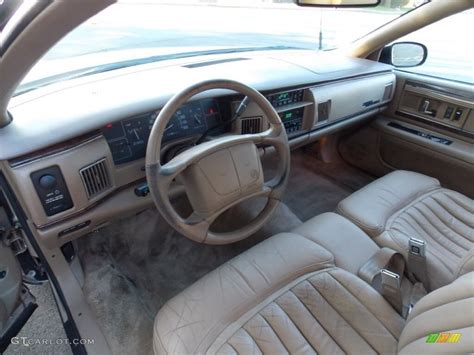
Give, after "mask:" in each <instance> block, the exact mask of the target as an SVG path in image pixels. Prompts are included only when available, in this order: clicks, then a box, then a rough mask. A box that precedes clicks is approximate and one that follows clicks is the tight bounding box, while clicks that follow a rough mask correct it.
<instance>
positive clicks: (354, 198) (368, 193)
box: [337, 170, 440, 237]
mask: <svg viewBox="0 0 474 355" xmlns="http://www.w3.org/2000/svg"><path fill="white" fill-rule="evenodd" d="M438 188H440V184H439V181H438V180H437V179H434V178H432V177H429V176H426V175H422V174H418V173H415V172H411V171H405V170H396V171H394V172H392V173H390V174H387V175H385V176H383V177H381V178H380V179H377V180H375V181H373V182H371V183H370V184H368V185H367V186H365V187H363V188H362V189H360V190H358V191H356V192H354V193H353V194H352V195H350V196H349V197H347V198H345V199H344V200H342V201H341V202H340V203H339V204H338V206H337V212H338V213H340V214H341V215H343V216H344V217H346V218H348V219H349V220H351V221H352V222H353V223H355V224H356V225H357V226H359V227H360V228H361V229H362V230H363V231H365V232H366V233H367V234H368V235H370V236H371V237H376V236H378V235H379V234H380V233H382V232H383V231H384V230H385V223H386V222H387V220H388V219H389V218H390V216H392V215H393V214H394V213H395V212H396V211H398V210H399V209H400V208H403V207H404V206H406V205H408V204H409V203H410V202H412V201H413V200H415V199H416V198H417V197H419V196H421V195H423V194H425V193H427V192H429V191H432V190H435V189H438Z"/></svg>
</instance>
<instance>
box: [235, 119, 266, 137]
mask: <svg viewBox="0 0 474 355" xmlns="http://www.w3.org/2000/svg"><path fill="white" fill-rule="evenodd" d="M240 122H241V126H240V131H241V133H242V134H254V133H259V132H261V131H262V117H251V118H244V119H242V120H241V121H240Z"/></svg>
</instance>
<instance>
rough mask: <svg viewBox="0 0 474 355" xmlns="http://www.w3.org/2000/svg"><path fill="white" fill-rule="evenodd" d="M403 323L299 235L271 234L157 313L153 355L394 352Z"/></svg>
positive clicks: (378, 298) (362, 284)
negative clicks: (191, 354)
mask: <svg viewBox="0 0 474 355" xmlns="http://www.w3.org/2000/svg"><path fill="white" fill-rule="evenodd" d="M403 326H404V320H403V319H402V318H401V317H400V316H399V315H398V314H397V313H396V312H395V311H394V310H393V309H392V308H391V306H390V305H389V304H388V303H387V302H386V301H385V300H384V299H383V298H382V297H381V296H380V295H379V294H378V293H377V292H376V291H375V290H373V289H372V288H371V287H369V286H368V285H367V284H366V283H365V282H363V281H362V280H360V279H359V278H357V277H356V276H354V275H352V274H350V273H348V272H346V271H344V270H342V269H339V268H335V267H334V266H333V257H332V256H331V254H330V253H329V252H327V251H326V250H325V249H323V248H322V247H320V246H318V245H317V244H316V243H314V242H312V241H310V240H308V239H306V238H304V237H302V236H299V235H296V234H290V233H286V234H280V235H277V236H274V237H272V238H270V239H268V240H266V241H264V242H263V243H261V244H259V245H257V246H256V247H254V248H252V249H250V250H249V251H247V252H245V253H243V254H241V255H240V256H238V257H236V258H235V259H233V260H231V261H229V262H228V263H226V264H224V265H222V266H221V267H219V268H218V269H216V270H214V271H213V272H212V273H210V274H208V275H206V276H205V277H204V278H202V279H201V280H199V281H198V282H197V283H195V284H194V285H192V286H191V287H189V288H188V289H186V290H185V291H184V292H183V293H181V294H180V295H178V296H176V297H175V298H173V299H172V300H170V301H169V302H168V303H167V304H166V305H165V306H164V307H163V308H162V309H161V310H160V311H159V313H158V315H157V317H156V322H155V330H154V349H155V353H157V354H166V353H169V354H190V353H206V352H209V353H232V354H236V353H246V354H247V353H257V354H259V353H287V352H290V353H298V352H308V353H315V352H323V353H343V352H354V353H364V354H370V353H375V352H385V353H387V352H391V353H393V352H395V351H396V349H397V340H398V338H399V336H400V334H401V331H402V328H403Z"/></svg>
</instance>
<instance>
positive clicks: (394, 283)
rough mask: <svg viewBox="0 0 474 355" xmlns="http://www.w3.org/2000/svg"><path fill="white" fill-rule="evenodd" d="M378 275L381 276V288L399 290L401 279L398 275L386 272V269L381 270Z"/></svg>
mask: <svg viewBox="0 0 474 355" xmlns="http://www.w3.org/2000/svg"><path fill="white" fill-rule="evenodd" d="M380 275H381V276H382V285H383V286H389V287H391V288H393V289H396V290H399V289H400V286H401V279H400V275H398V274H396V273H394V272H392V271H390V270H387V269H382V270H381V271H380Z"/></svg>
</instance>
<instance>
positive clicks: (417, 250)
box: [408, 238, 426, 257]
mask: <svg viewBox="0 0 474 355" xmlns="http://www.w3.org/2000/svg"><path fill="white" fill-rule="evenodd" d="M425 249H426V243H425V241H423V240H420V239H416V238H410V240H409V241H408V250H409V252H410V254H412V255H415V256H421V257H424V256H425V252H426V250H425Z"/></svg>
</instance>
